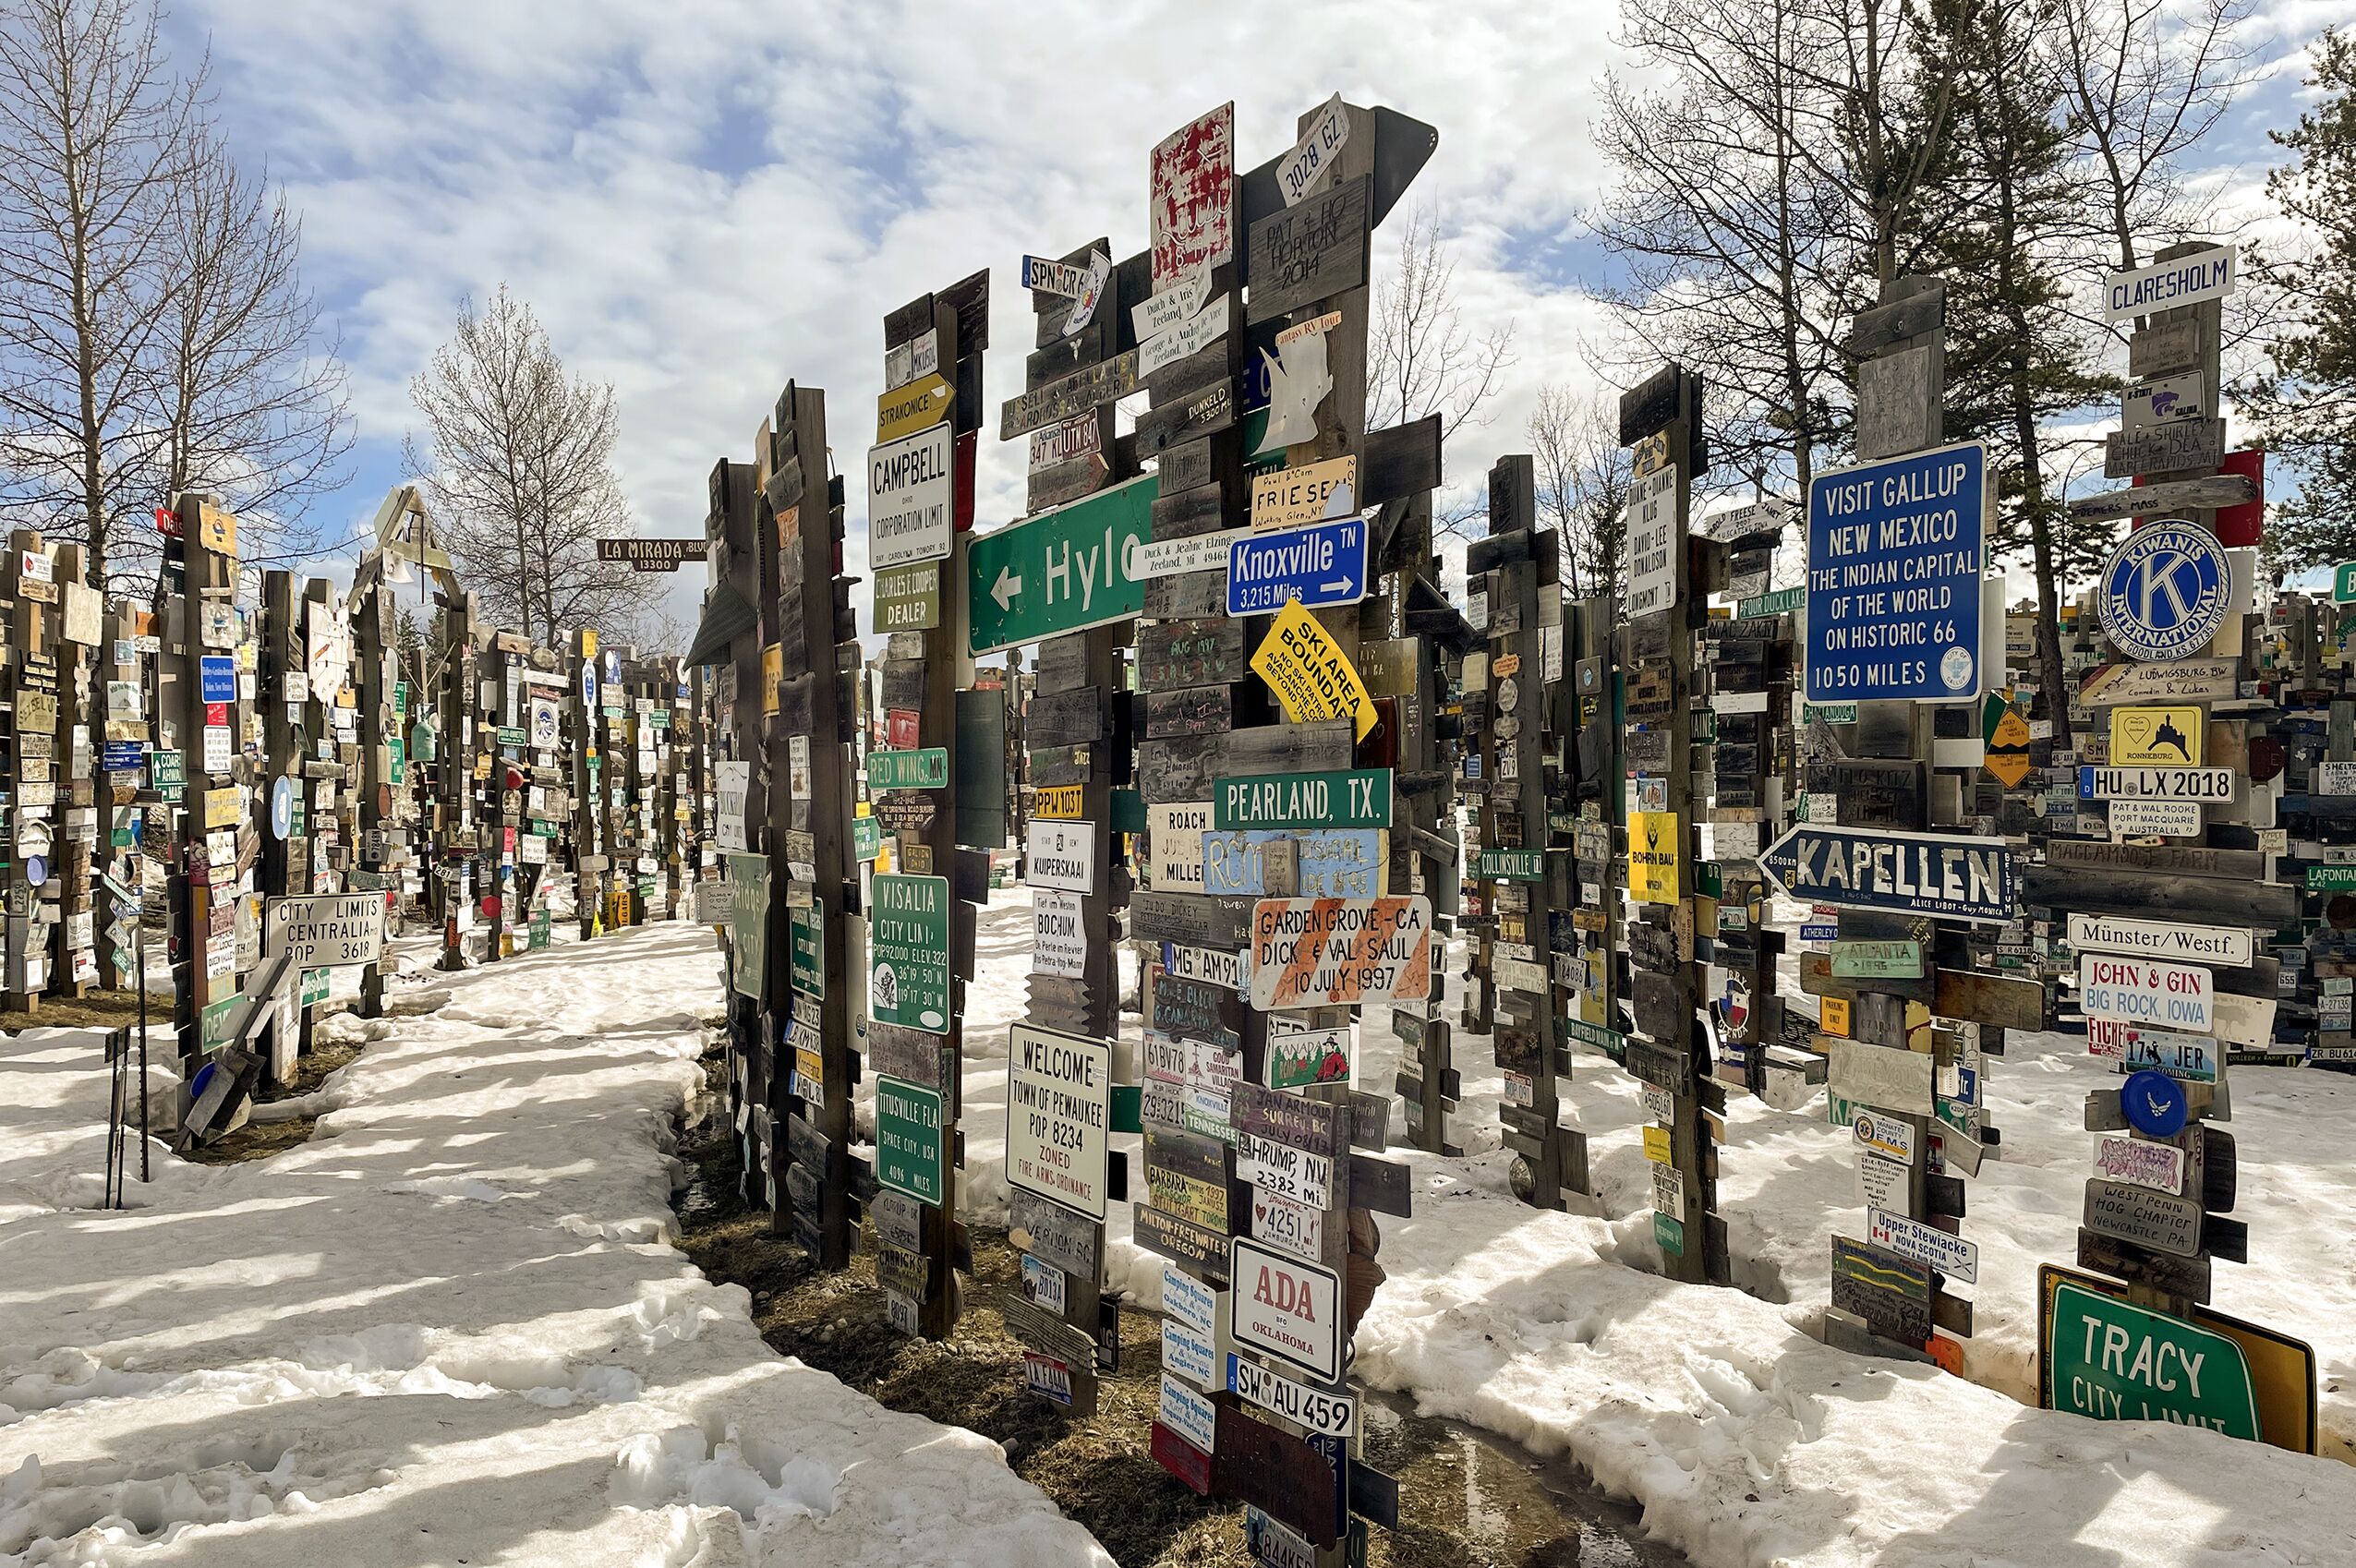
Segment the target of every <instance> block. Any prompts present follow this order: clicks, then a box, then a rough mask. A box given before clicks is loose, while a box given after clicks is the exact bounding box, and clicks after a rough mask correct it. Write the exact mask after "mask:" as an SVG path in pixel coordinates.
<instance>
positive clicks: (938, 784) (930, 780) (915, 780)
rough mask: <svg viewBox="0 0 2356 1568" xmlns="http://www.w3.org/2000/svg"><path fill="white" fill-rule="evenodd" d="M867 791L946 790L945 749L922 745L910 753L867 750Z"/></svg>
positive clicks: (946, 760)
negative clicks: (923, 746) (921, 748)
mask: <svg viewBox="0 0 2356 1568" xmlns="http://www.w3.org/2000/svg"><path fill="white" fill-rule="evenodd" d="M867 788H868V789H870V790H946V789H948V747H947V746H926V747H925V748H924V749H923V750H921V751H913V752H869V753H868V754H867Z"/></svg>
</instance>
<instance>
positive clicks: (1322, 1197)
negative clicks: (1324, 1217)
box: [1236, 1133, 1334, 1209]
mask: <svg viewBox="0 0 2356 1568" xmlns="http://www.w3.org/2000/svg"><path fill="white" fill-rule="evenodd" d="M1236 1175H1238V1176H1241V1177H1243V1178H1244V1179H1245V1180H1247V1181H1249V1182H1250V1183H1251V1185H1252V1186H1254V1187H1256V1188H1260V1189H1261V1190H1262V1191H1263V1192H1273V1193H1275V1195H1276V1196H1277V1197H1279V1198H1283V1199H1287V1200H1290V1201H1292V1202H1295V1203H1299V1204H1303V1205H1306V1206H1307V1207H1309V1208H1311V1209H1328V1208H1331V1207H1332V1206H1333V1199H1334V1162H1333V1161H1332V1160H1330V1159H1328V1158H1326V1157H1325V1156H1324V1155H1323V1154H1312V1153H1311V1152H1309V1151H1308V1150H1306V1149H1296V1148H1294V1147H1293V1146H1292V1145H1291V1144H1289V1143H1275V1142H1272V1141H1270V1140H1267V1139H1265V1138H1254V1137H1252V1136H1251V1135H1250V1133H1245V1134H1243V1135H1242V1136H1241V1137H1240V1138H1239V1139H1238V1140H1237V1143H1236Z"/></svg>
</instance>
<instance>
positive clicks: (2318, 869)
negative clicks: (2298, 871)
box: [2307, 865, 2356, 893]
mask: <svg viewBox="0 0 2356 1568" xmlns="http://www.w3.org/2000/svg"><path fill="white" fill-rule="evenodd" d="M2307 891H2309V892H2310V893H2350V892H2356V865H2311V866H2309V867H2308V868H2307Z"/></svg>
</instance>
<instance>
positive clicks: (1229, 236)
mask: <svg viewBox="0 0 2356 1568" xmlns="http://www.w3.org/2000/svg"><path fill="white" fill-rule="evenodd" d="M1235 117H1236V106H1235V105H1234V104H1233V103H1223V104H1221V105H1220V106H1219V107H1217V108H1216V109H1214V110H1212V111H1211V112H1210V113H1209V114H1207V115H1203V116H1202V118H1201V119H1199V120H1196V121H1194V122H1193V123H1192V124H1190V125H1187V126H1183V127H1179V128H1178V130H1176V131H1173V132H1172V133H1171V134H1170V135H1169V136H1167V137H1165V138H1164V139H1162V141H1161V142H1160V143H1159V144H1158V145H1156V146H1155V147H1154V153H1153V157H1152V159H1151V161H1150V163H1148V165H1147V173H1148V175H1149V176H1150V181H1151V185H1152V187H1153V197H1152V208H1151V215H1152V221H1153V246H1154V293H1156V294H1159V293H1161V292H1162V291H1163V290H1164V289H1166V288H1168V287H1170V286H1171V285H1172V284H1174V283H1177V282H1178V280H1179V279H1181V278H1183V277H1185V276H1186V275H1187V274H1188V273H1190V272H1191V271H1194V269H1195V268H1197V267H1217V266H1221V265H1224V264H1225V263H1226V262H1227V261H1230V260H1232V259H1234V258H1235V186H1236V160H1235Z"/></svg>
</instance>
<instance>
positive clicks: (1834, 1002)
mask: <svg viewBox="0 0 2356 1568" xmlns="http://www.w3.org/2000/svg"><path fill="white" fill-rule="evenodd" d="M1817 1022H1818V1023H1819V1024H1820V1025H1822V1026H1823V1029H1824V1032H1825V1033H1827V1034H1837V1035H1839V1036H1840V1037H1841V1038H1842V1039H1843V1040H1846V1039H1848V1038H1849V1003H1848V999H1847V998H1846V997H1843V996H1827V997H1826V998H1825V999H1824V1010H1823V1012H1822V1013H1821V1014H1820V1015H1819V1016H1818V1019H1817Z"/></svg>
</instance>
